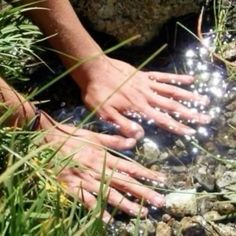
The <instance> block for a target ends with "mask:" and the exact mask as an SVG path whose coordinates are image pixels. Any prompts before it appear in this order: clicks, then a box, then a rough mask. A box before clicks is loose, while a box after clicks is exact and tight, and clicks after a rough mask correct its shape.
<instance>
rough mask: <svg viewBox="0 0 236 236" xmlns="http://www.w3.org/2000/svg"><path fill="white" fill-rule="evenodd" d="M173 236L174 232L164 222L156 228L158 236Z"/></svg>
mask: <svg viewBox="0 0 236 236" xmlns="http://www.w3.org/2000/svg"><path fill="white" fill-rule="evenodd" d="M164 235H165V236H171V235H172V230H171V227H170V226H169V225H168V224H166V223H164V222H159V223H158V224H157V227H156V236H164Z"/></svg>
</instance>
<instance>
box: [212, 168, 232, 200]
mask: <svg viewBox="0 0 236 236" xmlns="http://www.w3.org/2000/svg"><path fill="white" fill-rule="evenodd" d="M216 185H217V187H218V189H219V190H220V191H222V192H225V193H226V194H224V197H225V198H227V199H229V200H231V201H233V202H236V171H226V172H225V173H224V174H223V175H222V176H221V177H220V178H219V179H217V181H216Z"/></svg>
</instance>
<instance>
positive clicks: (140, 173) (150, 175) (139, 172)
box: [107, 155, 166, 182]
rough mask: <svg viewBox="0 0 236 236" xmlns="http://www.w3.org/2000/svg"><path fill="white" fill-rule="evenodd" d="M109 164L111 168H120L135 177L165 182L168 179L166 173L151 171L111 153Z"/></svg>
mask: <svg viewBox="0 0 236 236" xmlns="http://www.w3.org/2000/svg"><path fill="white" fill-rule="evenodd" d="M107 165H108V166H109V167H110V169H114V170H119V171H120V172H124V173H127V174H128V175H130V176H132V177H135V178H141V177H144V178H146V179H153V180H155V181H160V182H165V180H166V177H165V175H164V174H162V173H159V172H156V171H151V170H149V169H147V168H145V167H143V166H142V165H140V164H138V163H133V162H130V161H126V160H122V159H121V158H117V157H114V156H111V155H110V156H109V158H108V159H107Z"/></svg>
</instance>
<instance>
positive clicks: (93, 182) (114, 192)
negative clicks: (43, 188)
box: [45, 124, 165, 222]
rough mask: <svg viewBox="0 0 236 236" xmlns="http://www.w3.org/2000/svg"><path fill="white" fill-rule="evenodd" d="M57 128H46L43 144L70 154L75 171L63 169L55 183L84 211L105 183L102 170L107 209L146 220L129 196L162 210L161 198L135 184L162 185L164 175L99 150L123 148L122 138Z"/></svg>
mask: <svg viewBox="0 0 236 236" xmlns="http://www.w3.org/2000/svg"><path fill="white" fill-rule="evenodd" d="M57 126H58V127H57V128H52V127H51V128H50V125H49V126H47V127H46V129H47V130H49V131H48V132H47V133H46V136H45V140H46V142H52V143H53V144H54V147H55V143H56V144H57V145H56V147H59V146H61V147H60V152H62V153H63V154H64V155H65V156H69V155H70V154H72V162H73V164H74V163H76V166H77V167H76V166H75V167H70V168H69V167H66V168H62V170H61V171H59V173H60V174H59V175H58V180H59V181H60V182H61V183H63V186H64V187H65V190H66V192H67V193H68V194H70V195H72V196H73V197H74V198H75V199H77V200H80V202H82V203H83V204H84V205H85V206H86V207H87V208H89V209H92V208H95V207H96V204H97V202H96V195H97V194H99V191H100V184H101V181H104V176H103V174H102V172H103V170H104V167H105V170H104V171H105V183H109V187H108V188H107V191H106V192H105V197H106V198H107V202H108V203H109V204H110V205H112V206H114V207H117V208H118V209H120V210H122V211H124V212H126V213H127V214H129V215H134V216H137V215H140V216H142V217H144V216H146V215H147V213H148V210H147V209H146V208H145V207H142V206H141V205H139V204H138V203H135V202H132V201H130V200H128V199H127V198H126V197H125V196H124V193H127V192H128V193H130V194H132V195H133V196H135V197H137V198H138V199H143V200H144V201H148V202H150V204H153V205H154V206H156V207H162V206H164V204H165V200H164V197H163V196H162V195H161V194H158V193H157V192H155V191H153V190H152V189H150V188H148V187H147V186H145V185H143V184H141V183H140V182H138V181H137V180H136V179H139V178H141V177H144V178H148V179H151V180H154V181H160V182H163V181H164V180H165V177H164V175H163V174H161V173H157V172H154V171H151V170H148V169H147V168H145V167H143V166H141V165H139V164H138V163H135V162H131V161H127V160H124V159H121V158H118V157H116V156H114V155H112V154H110V153H108V152H107V151H105V149H104V148H103V147H102V145H103V144H104V143H106V144H109V147H113V146H117V143H119V144H120V148H121V147H122V146H123V147H124V146H126V145H127V144H126V139H125V138H122V137H119V136H110V135H104V134H96V133H94V132H91V131H87V130H82V129H79V130H78V129H77V128H75V127H71V126H68V125H62V124H57ZM108 139H109V140H108ZM133 141H134V142H135V140H133ZM62 143H63V145H61V144H62ZM67 162H68V160H67ZM104 162H105V163H104ZM70 166H71V165H70ZM104 186H105V185H104ZM110 219H111V216H110V214H109V213H108V212H106V211H105V212H104V215H103V220H104V221H105V222H108V221H109V220H110Z"/></svg>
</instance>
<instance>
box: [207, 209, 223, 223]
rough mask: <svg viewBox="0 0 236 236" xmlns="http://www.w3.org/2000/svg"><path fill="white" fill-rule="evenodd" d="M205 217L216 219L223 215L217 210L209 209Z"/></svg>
mask: <svg viewBox="0 0 236 236" xmlns="http://www.w3.org/2000/svg"><path fill="white" fill-rule="evenodd" d="M203 217H204V219H205V220H207V221H216V220H219V219H220V218H221V215H220V214H219V213H218V212H217V211H208V212H207V213H205V214H204V215H203Z"/></svg>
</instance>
